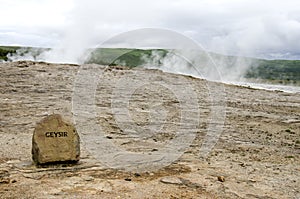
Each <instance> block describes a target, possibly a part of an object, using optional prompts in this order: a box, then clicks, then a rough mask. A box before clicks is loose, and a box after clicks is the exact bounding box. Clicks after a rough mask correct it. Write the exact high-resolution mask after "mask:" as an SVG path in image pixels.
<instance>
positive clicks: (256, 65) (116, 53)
mask: <svg viewBox="0 0 300 199" xmlns="http://www.w3.org/2000/svg"><path fill="white" fill-rule="evenodd" d="M20 49H21V50H22V53H27V52H30V51H31V52H33V54H34V56H37V55H38V54H39V53H41V52H42V51H44V50H49V49H40V48H29V47H26V48H24V47H23V48H20V47H7V46H0V60H5V61H7V60H8V57H7V56H8V55H9V54H13V53H15V52H16V51H17V50H19V51H20ZM157 51H158V52H159V53H160V54H161V55H162V57H163V56H165V55H166V54H167V52H168V51H167V50H162V49H159V50H157ZM151 53H152V50H140V49H133V50H132V49H122V48H118V49H110V48H104V49H97V50H95V51H94V52H93V53H92V56H91V57H90V59H89V60H88V61H87V63H97V64H103V65H108V64H109V65H118V64H123V65H127V66H130V67H135V66H139V65H142V64H143V59H142V57H143V56H150V55H151ZM212 56H213V57H217V58H220V59H222V60H224V61H225V62H226V64H228V65H229V66H230V65H232V63H234V62H235V60H236V59H237V58H236V57H232V56H223V55H217V54H212ZM112 60H113V61H112ZM245 60H246V61H247V62H249V63H250V66H251V67H250V69H249V70H248V71H247V72H246V74H245V78H250V79H261V80H271V81H273V82H276V83H294V84H299V82H300V60H263V59H251V58H245Z"/></svg>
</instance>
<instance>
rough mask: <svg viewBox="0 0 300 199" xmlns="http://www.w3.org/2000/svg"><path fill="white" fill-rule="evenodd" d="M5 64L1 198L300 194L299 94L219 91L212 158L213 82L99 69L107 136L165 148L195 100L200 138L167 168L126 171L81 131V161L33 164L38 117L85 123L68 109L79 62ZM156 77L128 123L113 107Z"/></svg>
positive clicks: (136, 100)
mask: <svg viewBox="0 0 300 199" xmlns="http://www.w3.org/2000/svg"><path fill="white" fill-rule="evenodd" d="M0 68H1V73H0V76H1V82H0V100H1V105H0V136H1V139H0V149H1V150H0V198H149V199H150V198H164V199H167V198H172V199H175V198H247V199H248V198H261V199H271V198H294V199H298V198H300V183H299V182H300V159H299V155H300V94H299V93H285V92H280V91H266V90H258V89H252V88H246V87H239V86H234V85H223V86H224V99H222V101H223V102H224V103H223V104H221V105H222V108H223V109H224V111H225V113H226V115H224V125H223V131H222V134H221V135H220V137H219V139H218V140H217V143H216V145H215V146H214V148H213V149H212V150H211V151H210V153H209V155H208V156H207V157H201V156H200V155H199V150H200V148H201V146H202V143H203V141H204V140H205V137H206V135H207V134H209V133H210V132H208V131H209V130H208V126H209V125H208V123H209V122H210V121H211V120H210V119H209V118H210V116H211V114H212V113H211V112H212V110H214V109H213V107H214V106H220V104H214V103H211V101H210V97H211V96H210V95H211V91H210V89H209V87H207V85H208V84H207V81H205V80H201V79H197V78H193V77H190V76H182V75H175V74H169V73H163V72H161V71H158V70H146V69H129V68H126V67H104V66H99V70H101V73H102V76H101V77H99V78H100V79H99V83H98V85H97V91H96V94H95V104H96V115H92V116H93V118H94V120H95V121H96V123H97V124H99V125H100V126H101V132H99V133H101V136H103V134H104V136H105V138H107V140H109V141H110V142H112V143H114V144H115V145H116V146H118V147H120V148H122V149H124V150H126V151H131V152H132V153H135V152H142V153H145V154H146V153H147V154H148V153H149V154H150V153H155V152H159V151H160V150H161V148H162V147H163V146H164V145H166V144H167V143H169V142H171V141H172V140H174V139H175V137H176V135H177V134H176V132H177V131H178V129H180V125H182V124H181V120H180V118H181V117H182V114H183V112H182V111H181V105H183V104H184V103H187V104H188V103H189V101H192V100H196V101H197V104H198V105H197V107H190V112H191V117H192V116H194V114H195V113H196V112H197V110H196V108H197V109H199V115H198V118H194V119H196V120H197V121H198V122H199V125H198V126H196V127H195V128H192V127H191V128H190V129H189V128H185V129H183V131H185V132H192V133H195V139H193V141H192V142H191V143H190V144H189V147H187V148H186V149H185V152H184V154H183V155H182V156H180V158H179V159H178V160H176V161H173V162H171V163H170V164H169V165H166V166H164V167H161V168H159V169H156V170H155V169H149V171H147V170H144V171H127V170H126V168H125V170H124V169H123V170H122V169H113V168H108V167H107V166H105V165H104V164H103V162H101V160H100V159H99V158H97V157H95V155H94V154H96V153H97V151H93V149H92V147H90V146H94V145H95V147H96V149H95V150H97V142H96V141H95V140H97V135H93V136H94V137H92V136H86V135H85V133H87V132H80V130H79V134H80V136H81V140H82V146H81V160H80V161H79V162H78V163H77V164H76V165H68V164H63V165H49V166H47V167H37V166H35V165H33V163H32V160H31V141H32V134H33V130H34V127H35V124H36V123H37V122H38V121H40V120H41V119H42V118H43V117H45V116H46V115H49V114H52V113H57V114H61V115H62V116H63V117H64V118H65V119H67V120H69V121H73V122H77V123H78V125H79V129H80V128H81V127H80V125H82V126H84V125H85V124H81V123H80V120H75V119H74V114H75V113H74V108H75V109H76V107H73V108H72V99H73V95H72V94H73V91H74V84H75V83H74V82H75V79H76V74H77V72H78V70H79V68H80V66H78V65H69V64H49V63H43V62H29V61H20V62H12V63H2V64H0ZM152 77H153V79H152V80H151V81H152V82H155V83H154V84H147V83H145V84H141V85H140V86H139V87H138V88H136V89H134V90H133V91H132V93H131V94H130V99H129V101H128V103H127V105H126V106H127V107H126V108H127V109H128V115H129V116H130V117H131V122H128V121H125V120H126V118H124V117H121V115H118V113H117V112H114V111H113V110H115V109H113V108H112V107H114V106H118V103H119V104H122V100H123V98H122V96H123V94H124V93H125V94H126V89H127V90H128V89H130V88H128V87H126V86H132V85H133V84H132V83H131V82H135V81H136V82H142V81H143V80H145V81H146V80H149V78H152ZM87 81H89V80H87ZM90 81H92V80H90ZM186 82H188V86H190V87H191V88H192V91H193V95H189V94H187V97H186V98H184V99H185V100H186V101H182V102H180V100H179V99H178V96H176V93H179V92H180V91H179V90H181V91H182V90H184V89H182V88H183V87H185V86H187V85H186ZM163 85H165V86H163ZM211 85H212V86H214V85H215V86H220V85H221V84H219V83H213V84H211ZM168 86H169V87H168ZM170 88H172V89H170ZM176 88H178V91H177V90H176ZM88 89H89V88H87V90H88ZM116 91H117V92H116ZM122 92H124V93H122ZM125 94H124V96H125ZM221 96H223V95H221ZM77 97H78V96H77ZM83 97H84V96H83ZM91 97H92V96H91ZM116 97H120V98H116ZM87 99H88V98H87ZM116 102H118V103H117V104H114V103H116ZM73 105H74V102H73ZM187 106H188V105H187ZM193 108H195V109H193ZM87 112H88V111H87ZM77 113H78V112H77ZM82 113H83V112H82ZM86 114H87V115H88V116H91V115H89V113H86ZM75 116H76V115H75ZM215 119H216V118H215ZM217 119H218V118H217ZM123 120H124V121H123ZM153 121H154V123H153ZM126 122H127V123H126ZM216 122H217V123H218V122H221V123H222V121H216ZM123 123H124V124H123ZM123 125H124V126H126V127H124V126H123ZM216 125H218V124H216ZM124 129H127V130H124ZM153 131H155V133H153ZM130 132H133V133H130ZM134 132H135V133H134ZM136 132H137V133H136ZM139 133H140V134H143V136H140V135H139ZM151 133H152V134H151ZM99 136H100V135H99ZM174 150H176V149H174ZM98 152H99V151H98ZM99 153H101V151H100V152H99ZM111 158H112V160H114V157H111ZM112 162H113V161H112ZM149 164H151V163H149ZM150 167H151V165H149V168H150Z"/></svg>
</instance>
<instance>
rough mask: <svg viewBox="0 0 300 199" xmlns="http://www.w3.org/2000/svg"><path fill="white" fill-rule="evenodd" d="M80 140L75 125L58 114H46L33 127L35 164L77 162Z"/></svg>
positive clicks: (33, 157)
mask: <svg viewBox="0 0 300 199" xmlns="http://www.w3.org/2000/svg"><path fill="white" fill-rule="evenodd" d="M79 156H80V140H79V136H78V133H77V132H76V129H75V127H74V126H73V125H72V124H70V123H67V122H65V121H63V120H62V117H61V116H60V115H58V114H53V115H50V116H47V117H46V118H44V119H43V120H41V121H40V122H39V123H38V124H37V125H36V127H35V130H34V133H33V137H32V159H33V161H34V162H35V163H36V164H46V163H57V162H77V161H78V160H79Z"/></svg>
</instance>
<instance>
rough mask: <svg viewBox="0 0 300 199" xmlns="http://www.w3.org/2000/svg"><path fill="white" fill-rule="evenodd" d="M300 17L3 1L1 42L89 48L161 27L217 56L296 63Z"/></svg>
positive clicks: (136, 1)
mask: <svg viewBox="0 0 300 199" xmlns="http://www.w3.org/2000/svg"><path fill="white" fill-rule="evenodd" d="M299 13H300V1H297V0H285V1H280V0H273V1H272V0H265V1H261V0H201V1H199V0H152V1H140V0H124V1H117V0H85V1H82V0H73V1H72V0H67V1H61V0H28V1H22V0H4V1H3V0H2V2H1V8H0V17H1V19H6V20H1V22H0V43H1V44H9V43H11V44H13V43H15V41H14V39H13V36H12V35H8V34H7V33H9V32H14V33H15V34H17V35H19V40H18V43H20V44H22V43H23V44H25V45H28V44H30V42H31V41H32V40H33V39H32V38H35V39H39V40H41V41H40V42H34V44H33V45H39V44H40V45H47V44H46V43H48V45H53V44H55V43H57V44H60V47H64V46H67V48H70V49H72V48H85V47H89V46H93V45H96V44H99V43H100V42H102V41H104V40H106V39H108V38H110V37H112V36H114V35H116V34H119V33H121V32H125V31H129V30H132V29H138V28H146V27H155V28H167V29H171V30H174V31H178V32H180V33H183V34H185V35H187V36H190V37H192V38H193V39H194V40H196V41H198V42H199V43H201V44H202V45H203V46H204V47H205V48H207V49H209V50H212V51H217V52H221V53H227V54H242V55H249V56H264V57H272V56H273V57H274V55H276V56H277V57H278V56H280V55H283V56H284V57H285V58H291V57H293V58H294V57H295V55H299V54H300V49H299V47H298V41H299V40H300V14H299ZM8 29H9V31H7V30H8ZM24 29H26V31H24ZM22 34H24V35H25V36H24V37H22V36H21V35H22ZM5 35H6V36H5ZM26 35H27V36H26ZM34 35H36V37H35V36H34ZM298 59H300V57H298Z"/></svg>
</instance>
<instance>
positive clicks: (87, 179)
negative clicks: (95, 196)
mask: <svg viewBox="0 0 300 199" xmlns="http://www.w3.org/2000/svg"><path fill="white" fill-rule="evenodd" d="M82 178H83V179H84V180H85V181H92V180H94V178H93V177H92V176H82Z"/></svg>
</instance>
